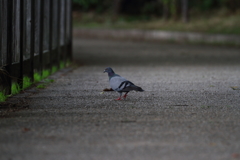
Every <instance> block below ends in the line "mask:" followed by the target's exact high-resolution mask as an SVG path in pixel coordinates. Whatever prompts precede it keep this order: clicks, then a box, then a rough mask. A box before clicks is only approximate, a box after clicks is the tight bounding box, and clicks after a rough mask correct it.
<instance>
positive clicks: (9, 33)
mask: <svg viewBox="0 0 240 160" xmlns="http://www.w3.org/2000/svg"><path fill="white" fill-rule="evenodd" d="M12 19H13V1H7V36H8V37H7V67H6V70H7V72H8V73H9V76H8V77H7V81H8V83H7V84H8V86H7V88H6V94H11V86H12V78H11V65H12V51H13V49H12V36H13V33H12V32H13V31H12Z"/></svg>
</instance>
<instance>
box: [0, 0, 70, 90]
mask: <svg viewBox="0 0 240 160" xmlns="http://www.w3.org/2000/svg"><path fill="white" fill-rule="evenodd" d="M71 58H72V0H0V67H1V69H0V91H3V90H4V91H5V93H6V94H11V85H12V82H13V81H15V82H17V83H18V84H19V85H20V87H21V88H22V85H23V77H24V76H28V77H30V79H31V81H34V73H36V72H38V73H40V74H42V71H43V69H50V68H51V67H53V66H57V67H59V66H60V62H64V64H66V62H67V61H68V60H71Z"/></svg>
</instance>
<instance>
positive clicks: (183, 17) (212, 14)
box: [73, 0, 240, 35]
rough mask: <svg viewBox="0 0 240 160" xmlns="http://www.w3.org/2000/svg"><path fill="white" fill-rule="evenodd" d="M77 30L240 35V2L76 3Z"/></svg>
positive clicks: (119, 0)
mask: <svg viewBox="0 0 240 160" xmlns="http://www.w3.org/2000/svg"><path fill="white" fill-rule="evenodd" d="M73 22H74V23H73V25H74V27H78V28H104V29H108V28H109V29H143V30H166V31H181V32H200V33H221V34H235V35H239V34H240V0H73Z"/></svg>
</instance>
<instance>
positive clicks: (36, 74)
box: [33, 73, 42, 83]
mask: <svg viewBox="0 0 240 160" xmlns="http://www.w3.org/2000/svg"><path fill="white" fill-rule="evenodd" d="M33 77H34V82H35V83H36V82H39V81H41V79H42V77H41V75H40V74H39V73H34V76H33Z"/></svg>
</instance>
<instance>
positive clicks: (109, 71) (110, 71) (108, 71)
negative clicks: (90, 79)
mask: <svg viewBox="0 0 240 160" xmlns="http://www.w3.org/2000/svg"><path fill="white" fill-rule="evenodd" d="M105 72H107V73H108V74H114V71H113V70H112V68H111V67H107V68H106V69H105V70H104V72H103V73H105Z"/></svg>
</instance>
